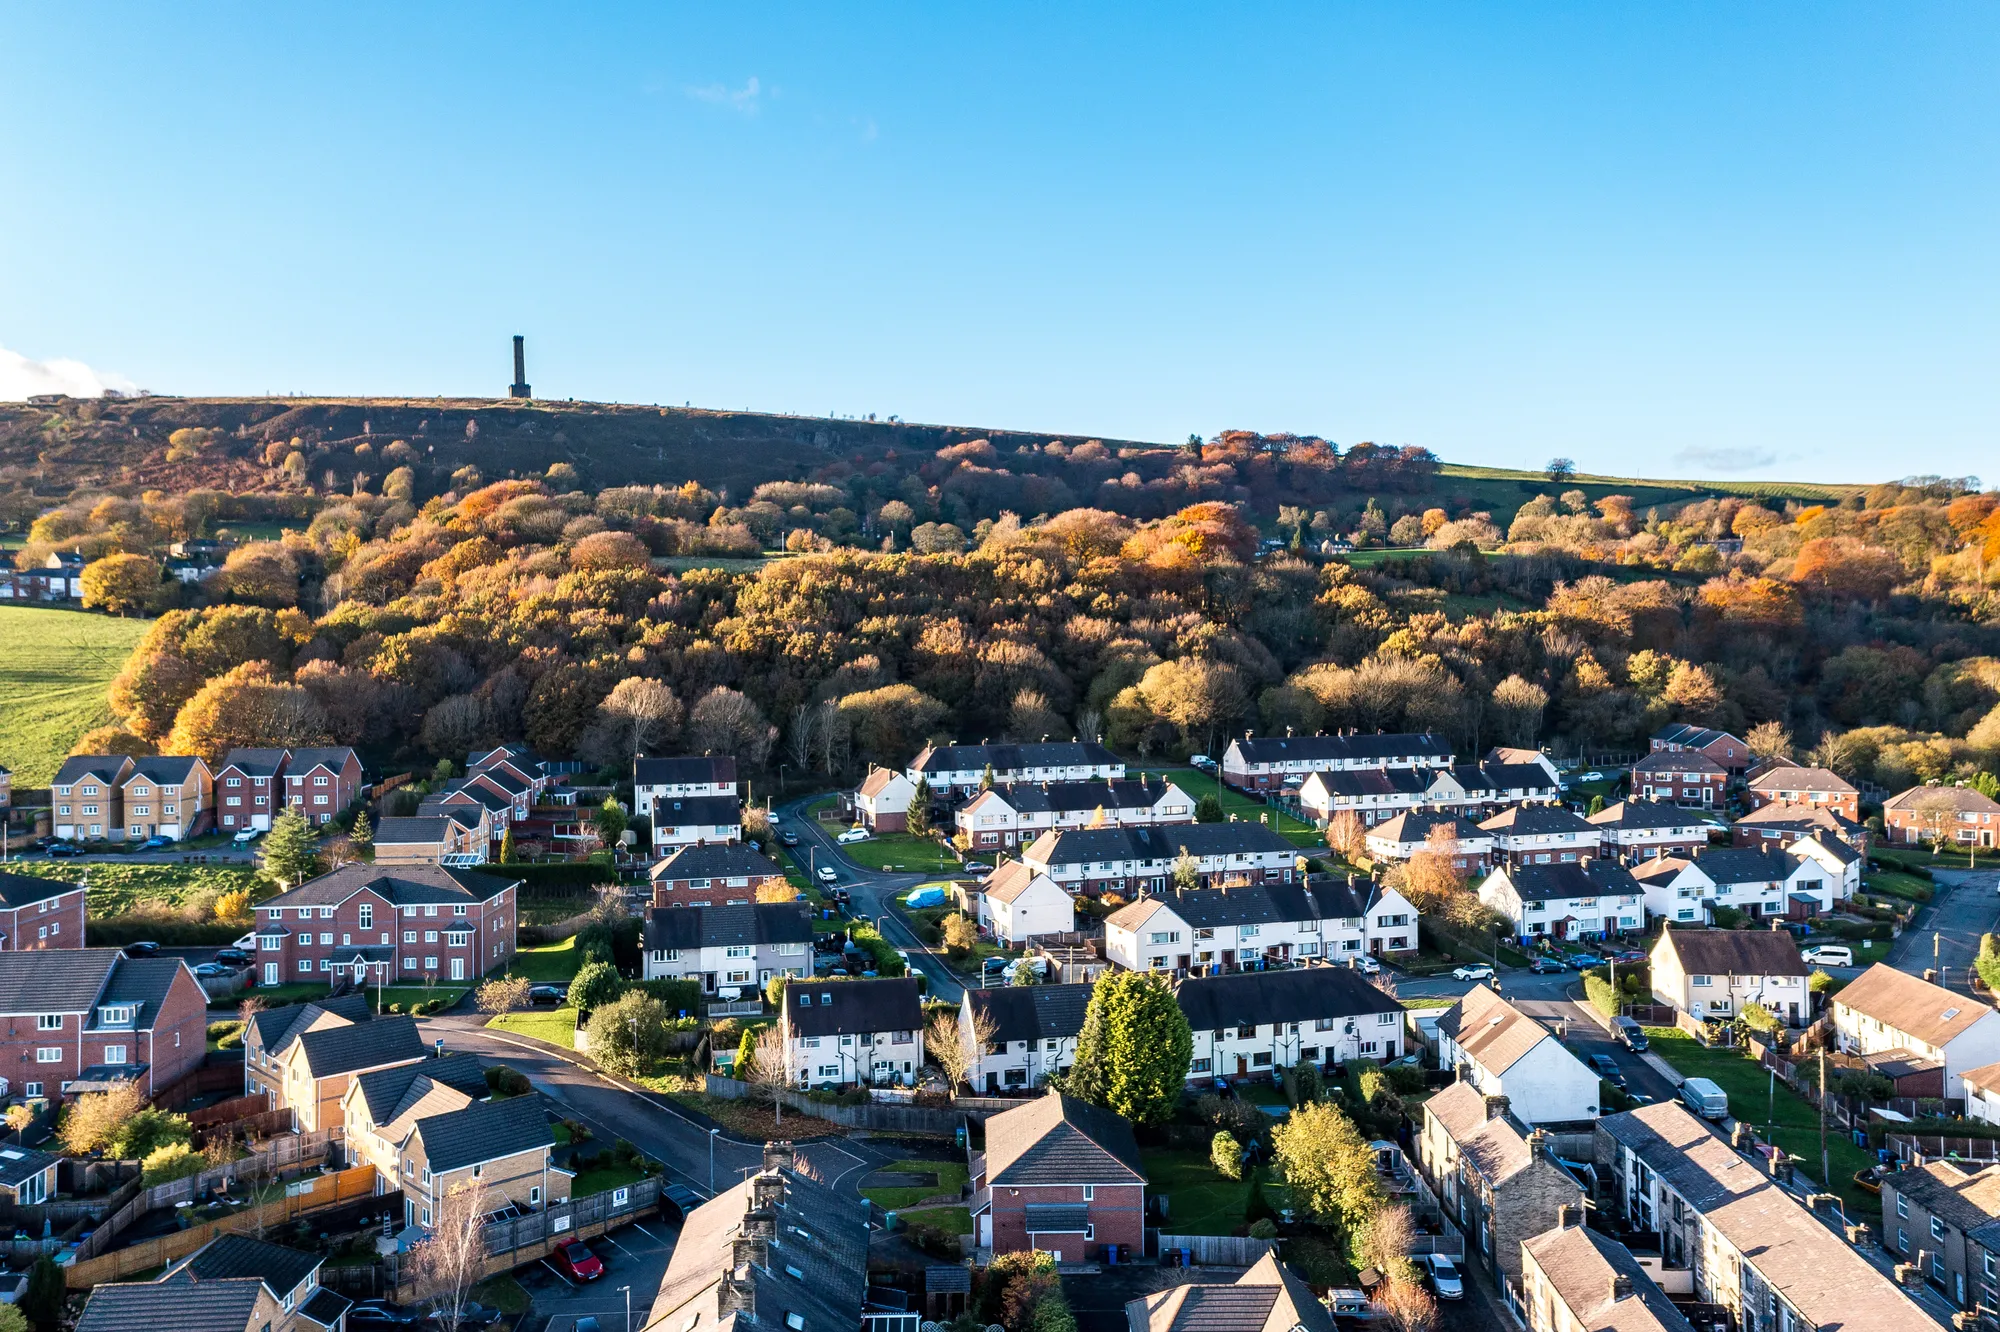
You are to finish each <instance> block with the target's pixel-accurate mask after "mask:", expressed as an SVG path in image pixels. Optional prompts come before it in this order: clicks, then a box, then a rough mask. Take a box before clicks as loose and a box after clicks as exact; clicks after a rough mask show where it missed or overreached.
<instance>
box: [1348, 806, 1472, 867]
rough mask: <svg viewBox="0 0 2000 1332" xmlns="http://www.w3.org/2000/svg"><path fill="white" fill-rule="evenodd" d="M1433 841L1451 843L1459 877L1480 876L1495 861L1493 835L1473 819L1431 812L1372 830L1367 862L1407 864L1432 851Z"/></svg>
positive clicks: (1406, 814)
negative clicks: (1478, 874) (1412, 859)
mask: <svg viewBox="0 0 2000 1332" xmlns="http://www.w3.org/2000/svg"><path fill="white" fill-rule="evenodd" d="M1440 830H1442V831H1441V832H1440ZM1434 837H1435V838H1437V839H1438V842H1439V843H1440V844H1444V839H1445V838H1450V839H1451V840H1450V842H1449V846H1450V848H1451V867H1452V868H1453V869H1455V870H1457V871H1458V872H1459V873H1460V874H1476V873H1479V872H1481V871H1483V870H1484V869H1485V868H1486V867H1487V866H1488V865H1489V864H1491V863H1492V861H1493V834H1491V833H1489V832H1486V831H1485V830H1483V829H1482V828H1480V827H1479V825H1478V824H1476V823H1474V822H1473V821H1472V820H1471V819H1468V818H1463V817H1461V816H1459V815H1457V814H1450V813H1446V812H1444V811H1443V810H1428V809H1413V810H1408V811H1405V812H1404V813H1401V814H1398V815H1396V816H1395V817H1394V818H1392V819H1390V820H1388V821H1387V822H1386V823H1378V824H1376V825H1375V826H1374V827H1372V828H1370V829H1369V830H1368V837H1367V847H1368V858H1369V859H1371V860H1378V861H1389V860H1408V859H1410V858H1411V857H1412V856H1415V855H1417V854H1418V853H1419V852H1424V851H1428V850H1430V849H1431V846H1432V838H1434Z"/></svg>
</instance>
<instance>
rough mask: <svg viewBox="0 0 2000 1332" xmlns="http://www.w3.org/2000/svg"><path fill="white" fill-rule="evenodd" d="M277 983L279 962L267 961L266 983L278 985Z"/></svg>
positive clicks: (265, 965)
mask: <svg viewBox="0 0 2000 1332" xmlns="http://www.w3.org/2000/svg"><path fill="white" fill-rule="evenodd" d="M277 983H278V964H277V963H276V962H266V963H265V964H264V984H266V985H276V984H277Z"/></svg>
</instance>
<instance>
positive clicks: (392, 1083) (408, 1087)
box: [354, 1052, 486, 1125]
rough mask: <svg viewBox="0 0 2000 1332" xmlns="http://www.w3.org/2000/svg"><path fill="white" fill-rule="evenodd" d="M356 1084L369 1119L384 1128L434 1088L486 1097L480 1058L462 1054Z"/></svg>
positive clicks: (378, 1071) (420, 1062)
mask: <svg viewBox="0 0 2000 1332" xmlns="http://www.w3.org/2000/svg"><path fill="white" fill-rule="evenodd" d="M420 1084H421V1085H420ZM354 1085H355V1087H356V1088H357V1089H358V1092H357V1094H358V1095H359V1096H360V1097H361V1101H362V1104H363V1106H365V1107H366V1108H367V1111H368V1118H369V1119H370V1120H371V1121H373V1122H374V1123H376V1124H378V1125H380V1124H387V1123H388V1122H389V1121H390V1120H392V1119H394V1118H395V1117H396V1116H397V1115H398V1114H399V1113H401V1111H402V1110H403V1108H404V1105H405V1103H406V1102H409V1101H413V1100H415V1099H418V1098H420V1097H421V1096H422V1095H423V1094H424V1093H425V1092H426V1091H427V1090H428V1089H429V1088H430V1087H432V1086H437V1087H446V1088H449V1089H451V1090H452V1091H456V1092H460V1093H462V1094H464V1095H465V1096H468V1097H471V1098H472V1099H474V1100H478V1099H480V1098H481V1097H483V1096H485V1095H486V1072H485V1070H484V1069H483V1068H481V1067H480V1064H479V1060H478V1058H477V1057H476V1056H473V1055H469V1054H465V1053H462V1052H461V1053H455V1054H448V1055H446V1056H444V1057H443V1058H442V1059H420V1060H417V1061H416V1062H414V1063H409V1064H398V1065H396V1066H395V1067H394V1068H380V1069H376V1070H375V1071H374V1072H372V1073H363V1074H362V1075H361V1076H360V1077H358V1078H356V1079H355V1080H354Z"/></svg>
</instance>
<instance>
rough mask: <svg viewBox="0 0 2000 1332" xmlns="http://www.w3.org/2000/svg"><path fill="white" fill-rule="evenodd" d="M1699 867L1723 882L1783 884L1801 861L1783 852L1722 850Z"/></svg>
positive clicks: (1719, 882)
mask: <svg viewBox="0 0 2000 1332" xmlns="http://www.w3.org/2000/svg"><path fill="white" fill-rule="evenodd" d="M1695 868H1697V869H1699V870H1700V871H1701V872H1702V873H1703V874H1706V875H1707V876H1708V877H1709V878H1711V879H1713V880H1715V882H1717V883H1718V884H1722V883H1782V882H1784V881H1785V880H1786V879H1787V878H1789V877H1791V873H1792V871H1793V870H1795V869H1797V868H1798V862H1797V861H1795V860H1793V859H1791V858H1790V857H1789V856H1787V855H1785V854H1784V853H1783V852H1780V851H1752V850H1749V849H1747V848H1739V847H1718V848H1716V849H1715V850H1713V851H1710V852H1709V853H1708V854H1706V855H1704V856H1702V857H1701V858H1700V859H1698V860H1696V861H1695Z"/></svg>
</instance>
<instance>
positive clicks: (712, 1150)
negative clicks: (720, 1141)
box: [708, 1128, 722, 1198]
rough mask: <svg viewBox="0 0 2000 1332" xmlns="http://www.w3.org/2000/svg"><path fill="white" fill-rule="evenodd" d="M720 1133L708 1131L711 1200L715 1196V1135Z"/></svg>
mask: <svg viewBox="0 0 2000 1332" xmlns="http://www.w3.org/2000/svg"><path fill="white" fill-rule="evenodd" d="M720 1132H722V1130H721V1129H719V1128H712V1129H710V1130H709V1131H708V1196H709V1197H711V1198H713V1197H714V1196H715V1135H716V1134H718V1133H720Z"/></svg>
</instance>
